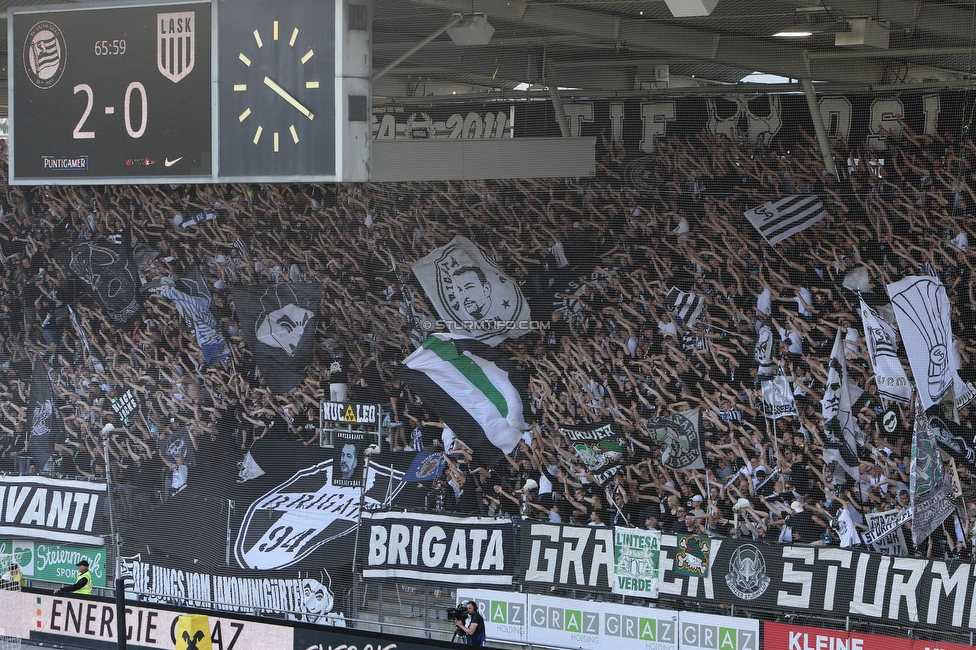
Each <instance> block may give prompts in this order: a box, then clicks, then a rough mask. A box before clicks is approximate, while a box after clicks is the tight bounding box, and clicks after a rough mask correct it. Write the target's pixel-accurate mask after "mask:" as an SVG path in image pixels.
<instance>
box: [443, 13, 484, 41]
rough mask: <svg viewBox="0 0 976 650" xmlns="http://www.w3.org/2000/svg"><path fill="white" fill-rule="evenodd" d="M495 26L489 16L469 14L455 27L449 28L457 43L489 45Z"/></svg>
mask: <svg viewBox="0 0 976 650" xmlns="http://www.w3.org/2000/svg"><path fill="white" fill-rule="evenodd" d="M494 33H495V28H494V27H492V26H491V25H489V24H488V17H487V16H485V15H484V14H468V15H467V16H464V17H462V18H461V21H460V22H459V23H458V24H457V25H455V26H454V27H450V28H448V30H447V35H448V36H450V37H451V40H452V41H454V44H455V45H460V46H461V47H466V46H468V45H487V44H488V42H489V41H491V35H492V34H494Z"/></svg>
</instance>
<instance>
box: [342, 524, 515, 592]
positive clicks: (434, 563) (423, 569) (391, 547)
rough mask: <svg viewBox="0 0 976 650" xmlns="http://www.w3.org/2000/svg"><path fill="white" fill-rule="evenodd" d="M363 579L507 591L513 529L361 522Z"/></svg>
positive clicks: (512, 565)
mask: <svg viewBox="0 0 976 650" xmlns="http://www.w3.org/2000/svg"><path fill="white" fill-rule="evenodd" d="M362 526H363V531H362V537H361V539H365V540H368V547H367V550H366V553H365V558H366V563H365V566H364V567H363V577H365V578H388V577H389V578H411V579H416V580H433V581H440V582H454V583H461V584H472V583H475V584H490V585H510V584H512V576H513V575H514V569H515V527H514V525H513V523H512V521H511V520H510V519H494V518H490V519H489V518H482V517H450V516H446V515H435V514H428V513H424V514H423V515H418V514H411V513H404V512H377V513H372V514H371V515H368V516H366V513H364V516H363V522H362Z"/></svg>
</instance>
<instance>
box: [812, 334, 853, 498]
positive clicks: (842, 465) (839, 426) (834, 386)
mask: <svg viewBox="0 0 976 650" xmlns="http://www.w3.org/2000/svg"><path fill="white" fill-rule="evenodd" d="M842 332H843V329H838V330H837V337H836V338H835V339H834V348H833V350H832V351H831V353H830V362H829V364H828V370H827V388H826V390H824V396H823V399H822V400H820V407H821V409H822V412H823V419H824V452H823V459H824V462H825V463H830V462H835V463H837V468H836V469H835V471H834V477H835V478H838V479H839V478H841V476H840V475H839V470H843V471H845V472H847V473H848V474H849V475H850V476H851V477H852V478H853V479H854V480H855V481H859V480H860V478H861V471H860V465H859V463H858V459H857V448H858V444H859V442H860V440H861V439H862V438H863V437H864V432H863V431H861V428H860V426H858V424H857V419H856V418H855V417H854V413H853V412H852V409H851V406H852V405H853V404H854V402H856V401H857V400H858V398H859V397H860V396H861V393H863V392H864V391H862V390H861V389H860V388H857V387H852V386H851V385H850V383H849V382H848V379H847V356H846V347H845V346H844V337H843V335H842Z"/></svg>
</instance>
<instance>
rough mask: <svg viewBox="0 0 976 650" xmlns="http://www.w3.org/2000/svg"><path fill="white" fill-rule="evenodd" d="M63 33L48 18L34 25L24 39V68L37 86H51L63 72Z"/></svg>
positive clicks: (64, 51) (42, 87) (43, 87)
mask: <svg viewBox="0 0 976 650" xmlns="http://www.w3.org/2000/svg"><path fill="white" fill-rule="evenodd" d="M66 53H67V50H66V48H65V44H64V35H63V34H62V33H61V29H60V28H59V27H58V26H57V25H55V24H54V23H52V22H51V21H50V20H42V21H41V22H39V23H37V24H36V25H34V26H33V27H32V28H31V30H30V31H29V32H27V38H26V39H25V40H24V70H25V71H26V72H27V78H28V79H30V82H31V83H32V84H34V85H35V86H37V87H38V88H41V89H45V88H51V87H52V86H54V84H56V83H58V81H60V80H61V75H62V73H64V63H65V55H66Z"/></svg>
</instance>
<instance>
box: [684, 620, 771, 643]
mask: <svg viewBox="0 0 976 650" xmlns="http://www.w3.org/2000/svg"><path fill="white" fill-rule="evenodd" d="M681 647H682V648H705V649H706V650H759V634H758V633H756V632H753V631H752V630H743V629H741V628H735V627H723V626H721V625H708V624H705V623H694V622H687V623H686V622H684V621H682V622H681Z"/></svg>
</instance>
